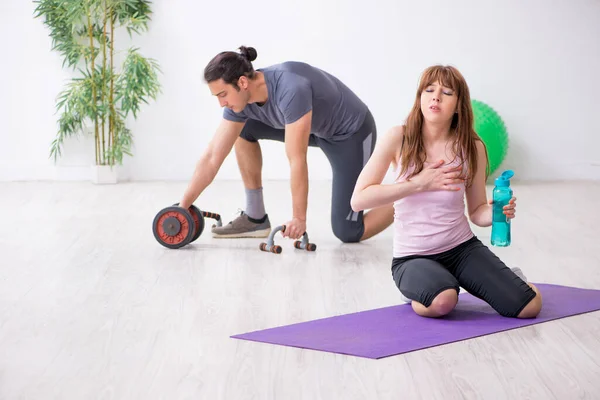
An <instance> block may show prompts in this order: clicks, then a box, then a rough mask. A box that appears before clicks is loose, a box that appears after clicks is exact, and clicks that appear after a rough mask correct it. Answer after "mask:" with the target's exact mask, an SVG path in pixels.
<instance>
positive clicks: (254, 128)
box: [180, 46, 393, 243]
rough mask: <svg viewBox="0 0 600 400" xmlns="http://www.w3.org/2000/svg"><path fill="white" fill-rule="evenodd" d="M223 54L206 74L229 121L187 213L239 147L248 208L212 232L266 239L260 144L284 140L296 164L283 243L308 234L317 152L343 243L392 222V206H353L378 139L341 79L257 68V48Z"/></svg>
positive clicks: (290, 66) (194, 184)
mask: <svg viewBox="0 0 600 400" xmlns="http://www.w3.org/2000/svg"><path fill="white" fill-rule="evenodd" d="M240 51H241V52H240V53H236V52H230V51H229V52H222V53H219V54H218V55H217V56H215V57H214V58H213V59H212V60H211V61H210V62H209V63H208V65H207V66H206V68H205V70H204V79H205V80H206V82H207V83H208V86H209V88H210V91H211V93H212V94H213V95H214V96H216V97H217V98H218V99H219V104H220V105H221V107H224V111H223V120H222V121H221V124H220V126H219V128H218V129H217V132H216V134H215V135H214V137H213V138H212V140H211V141H210V143H209V145H208V146H207V149H206V150H205V152H204V154H203V155H202V157H201V158H200V160H199V161H198V163H197V167H196V170H195V172H194V175H193V177H192V179H191V182H190V184H189V186H188V188H187V189H186V191H185V194H184V196H183V198H182V200H181V201H180V205H181V207H184V208H187V207H189V206H190V205H191V204H192V203H193V202H194V201H195V199H196V198H197V197H198V196H199V195H200V194H201V193H202V191H203V190H204V189H205V188H206V187H207V186H208V185H209V184H210V183H211V182H212V180H213V179H214V177H215V176H216V174H217V172H218V170H219V168H220V167H221V165H222V163H223V161H224V160H225V158H226V157H227V155H228V154H229V153H230V151H231V149H232V148H233V147H235V154H236V159H237V163H238V166H239V168H240V172H241V176H242V180H243V182H244V187H245V190H246V209H245V210H244V211H243V212H242V213H241V214H240V215H239V216H238V217H237V218H236V219H234V220H233V221H231V222H230V223H229V224H226V225H223V226H221V227H214V228H213V230H212V232H213V236H214V237H228V238H240V237H266V236H268V234H269V233H270V231H271V224H270V221H269V218H268V215H267V213H266V211H265V206H264V202H263V191H262V176H261V169H262V154H261V149H260V145H259V144H258V140H276V141H280V142H284V144H285V151H286V154H287V157H288V160H289V163H290V172H291V177H290V179H291V191H292V210H293V215H292V219H291V220H290V221H288V222H287V223H286V224H285V225H286V230H285V231H284V232H282V235H283V236H284V237H289V238H291V239H298V238H300V237H302V235H303V234H304V232H305V231H306V217H307V216H306V210H307V198H308V167H307V157H306V156H307V149H308V147H309V146H315V147H319V148H321V149H322V150H323V152H324V153H325V155H326V157H327V158H328V160H329V162H330V164H331V167H332V172H333V187H332V204H331V205H332V207H331V224H332V230H333V233H334V235H335V236H336V237H337V238H338V239H339V240H341V241H342V242H344V243H348V242H358V241H361V240H365V239H368V238H370V237H372V236H373V235H375V234H377V233H379V232H381V231H382V230H384V229H385V228H386V227H388V226H389V225H390V224H391V223H392V222H393V208H392V205H391V204H390V205H389V206H385V207H381V208H376V209H373V210H370V211H369V212H367V213H365V214H364V215H363V212H362V211H361V212H355V211H353V210H352V208H351V206H350V199H351V197H352V193H353V191H354V186H355V184H356V180H357V178H358V176H359V174H360V172H361V170H362V168H363V167H364V165H365V164H366V162H367V160H368V159H369V157H370V156H371V154H372V152H373V149H374V147H375V142H376V140H377V131H376V127H375V122H374V120H373V116H372V115H371V113H370V111H369V109H368V108H367V106H366V105H365V104H364V103H363V102H362V101H361V100H360V99H359V98H358V97H357V96H356V95H355V94H354V93H353V92H352V91H351V90H350V89H349V88H348V87H347V86H346V85H344V84H343V83H342V82H341V81H340V80H339V79H337V78H336V77H334V76H332V75H331V74H328V73H327V72H325V71H322V70H320V69H318V68H315V67H312V66H310V65H308V64H306V63H300V62H285V63H282V64H277V65H273V66H270V67H266V68H262V69H258V70H256V71H255V70H254V67H253V66H252V61H254V60H255V59H256V55H257V53H256V50H255V49H254V48H252V47H244V46H242V47H240Z"/></svg>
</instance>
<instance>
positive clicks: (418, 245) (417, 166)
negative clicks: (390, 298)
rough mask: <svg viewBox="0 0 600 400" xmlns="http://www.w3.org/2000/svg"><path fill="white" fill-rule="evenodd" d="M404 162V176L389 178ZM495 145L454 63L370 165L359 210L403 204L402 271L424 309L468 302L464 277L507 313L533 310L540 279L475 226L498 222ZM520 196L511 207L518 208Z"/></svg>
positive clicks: (398, 243)
mask: <svg viewBox="0 0 600 400" xmlns="http://www.w3.org/2000/svg"><path fill="white" fill-rule="evenodd" d="M390 165H393V166H394V171H395V173H396V180H395V182H394V183H393V184H391V185H382V184H381V183H382V181H383V179H384V177H385V174H386V171H387V170H388V168H389V167H390ZM488 168H489V166H488V162H487V151H486V148H485V145H484V143H483V141H482V140H481V139H480V138H479V136H478V135H477V133H476V132H475V131H474V130H473V110H472V108H471V98H470V94H469V88H468V86H467V84H466V82H465V79H464V78H463V76H462V75H461V73H460V72H459V71H458V70H457V69H456V68H454V67H450V66H439V65H437V66H432V67H429V68H428V69H426V70H425V71H424V73H423V74H422V76H421V81H420V84H419V88H418V91H417V95H416V99H415V103H414V105H413V108H412V110H411V112H410V114H409V115H408V118H407V121H406V124H405V125H403V126H399V127H395V128H393V129H391V130H390V131H389V132H388V133H387V134H386V135H385V136H384V137H383V138H382V140H381V143H380V144H378V145H377V146H376V149H375V151H374V153H373V155H372V157H371V158H370V159H369V161H368V163H367V164H366V165H365V168H364V169H363V171H362V172H361V174H360V176H359V178H358V180H357V184H356V186H355V190H354V193H353V196H352V200H351V205H352V208H353V209H354V210H355V211H359V210H364V209H368V208H374V207H381V206H383V205H386V204H390V203H393V205H394V210H395V212H394V245H393V261H392V276H393V278H394V281H395V283H396V286H397V287H398V289H399V290H400V292H401V293H402V295H403V296H405V297H406V298H408V299H410V300H411V304H412V308H413V309H414V311H415V312H416V313H417V314H419V315H421V316H424V317H440V316H443V315H446V314H448V313H449V312H451V311H452V310H453V309H454V307H455V306H456V303H457V302H458V293H459V290H460V287H463V288H464V289H465V290H467V291H468V292H469V293H471V294H473V295H474V296H476V297H478V298H480V299H482V300H484V301H485V302H487V303H488V304H490V306H491V307H493V308H494V310H496V311H497V312H498V313H499V314H500V315H503V316H506V317H518V318H533V317H535V316H536V315H537V314H538V313H539V312H540V310H541V307H542V299H541V295H540V293H539V291H538V289H537V288H536V287H535V286H534V285H531V284H528V283H527V282H525V281H524V280H523V279H521V278H520V277H519V276H517V274H515V272H513V271H512V270H511V269H510V268H508V267H507V266H506V265H505V264H504V263H503V262H502V261H501V260H500V259H499V258H498V257H497V256H496V255H495V254H494V253H492V252H491V251H490V250H489V249H488V248H487V247H486V246H485V245H484V244H483V243H482V242H481V241H479V239H478V238H477V237H476V236H475V235H474V233H473V232H472V230H471V228H470V225H469V221H468V219H467V216H466V215H465V202H464V199H465V197H466V201H467V206H468V215H469V219H470V220H471V222H472V223H473V224H475V225H477V226H481V227H488V226H490V225H491V223H492V206H491V202H488V201H487V197H486V187H485V183H486V179H487V175H488ZM515 200H516V199H515V198H514V197H513V198H512V199H511V201H510V203H509V204H508V205H507V206H505V207H504V214H505V215H506V216H507V218H514V217H515Z"/></svg>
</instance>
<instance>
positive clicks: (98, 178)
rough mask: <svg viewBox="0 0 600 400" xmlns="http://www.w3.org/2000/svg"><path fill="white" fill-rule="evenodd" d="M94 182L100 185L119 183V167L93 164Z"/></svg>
mask: <svg viewBox="0 0 600 400" xmlns="http://www.w3.org/2000/svg"><path fill="white" fill-rule="evenodd" d="M92 182H93V183H95V184H98V185H106V184H115V183H117V168H116V167H115V166H112V167H111V166H110V165H92Z"/></svg>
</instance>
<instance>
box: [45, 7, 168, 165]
mask: <svg viewBox="0 0 600 400" xmlns="http://www.w3.org/2000/svg"><path fill="white" fill-rule="evenodd" d="M34 3H35V4H36V8H35V12H34V17H35V18H43V21H44V25H46V26H47V27H48V28H49V32H50V37H51V39H52V50H54V51H58V52H59V53H60V54H61V56H62V58H63V67H65V66H66V67H69V68H71V69H72V70H73V71H75V70H77V71H78V72H79V76H77V77H75V78H73V79H72V80H71V81H70V82H69V83H68V84H67V85H66V87H65V88H64V89H63V90H62V91H61V92H60V94H59V95H58V98H57V104H56V109H57V112H58V113H59V114H60V117H59V120H58V132H57V134H56V137H55V139H54V140H53V141H52V143H51V146H50V157H53V158H54V161H56V160H57V159H58V157H60V156H61V149H62V146H63V143H64V141H65V139H67V138H68V137H71V136H76V135H79V134H83V133H84V132H85V130H86V128H87V127H89V128H92V127H93V131H94V139H95V150H96V158H95V164H96V165H109V166H114V165H115V164H122V162H123V156H124V155H129V156H131V155H132V153H131V146H132V142H133V138H132V133H131V131H130V130H129V129H128V128H127V126H126V123H125V122H126V118H127V117H128V116H129V115H130V114H131V115H133V117H134V118H137V116H138V113H139V111H140V107H141V106H142V104H143V103H145V104H148V101H149V100H150V99H153V100H155V99H156V97H157V95H158V94H159V93H160V83H159V80H158V74H159V73H160V67H159V65H158V63H157V62H156V60H154V59H151V58H146V57H144V56H142V54H141V53H140V52H139V49H138V48H136V47H131V48H129V49H127V50H126V51H124V52H119V51H118V50H117V49H116V48H115V41H116V36H118V34H119V29H121V30H123V31H126V32H127V33H128V34H129V36H130V37H132V34H133V33H136V34H141V33H142V32H143V31H146V30H147V29H148V23H149V21H150V15H151V9H150V5H151V2H150V1H147V0H35V1H34ZM121 53H122V54H121ZM118 56H121V57H123V61H122V62H121V63H118V64H119V65H120V69H117V67H116V64H117V60H118V58H117V57H118Z"/></svg>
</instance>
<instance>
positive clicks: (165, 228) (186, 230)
mask: <svg viewBox="0 0 600 400" xmlns="http://www.w3.org/2000/svg"><path fill="white" fill-rule="evenodd" d="M204 218H212V219H215V220H216V221H217V223H216V225H217V226H222V222H221V216H220V215H219V214H215V213H212V212H209V211H201V210H200V209H199V208H198V207H196V206H195V205H193V204H192V205H191V206H190V207H189V208H188V209H187V210H185V209H183V208H182V207H179V203H175V204H173V205H172V206H170V207H165V208H163V209H162V210H160V211H159V212H158V214H156V216H155V217H154V220H153V221H152V233H153V234H154V238H155V239H156V240H157V241H158V243H160V244H162V245H163V246H165V247H167V248H169V249H178V248H180V247H183V246H185V245H187V244H190V243H192V242H194V241H195V240H196V239H198V238H199V237H200V235H201V234H202V231H204Z"/></svg>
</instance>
